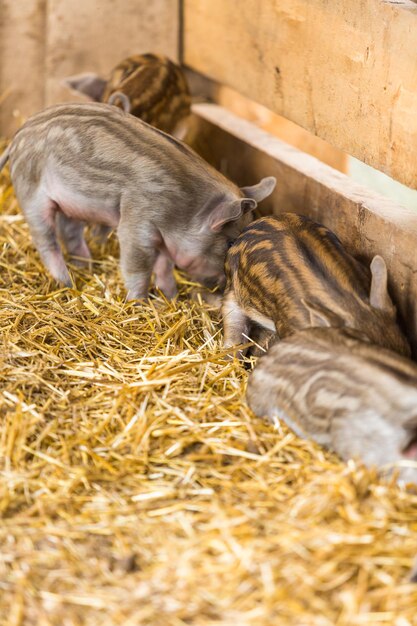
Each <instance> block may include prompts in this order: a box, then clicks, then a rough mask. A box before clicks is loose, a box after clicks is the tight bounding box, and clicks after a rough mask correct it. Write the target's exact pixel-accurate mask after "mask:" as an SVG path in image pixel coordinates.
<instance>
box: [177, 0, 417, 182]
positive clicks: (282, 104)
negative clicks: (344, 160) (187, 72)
mask: <svg viewBox="0 0 417 626" xmlns="http://www.w3.org/2000/svg"><path fill="white" fill-rule="evenodd" d="M184 20H185V21H184V60H185V63H186V64H187V65H189V66H190V67H191V68H193V69H194V70H197V71H199V72H201V73H203V74H205V75H206V76H208V77H209V78H211V79H213V80H215V81H218V82H219V83H223V84H226V85H228V86H229V87H232V88H234V89H236V90H237V91H239V92H240V93H242V94H244V95H246V96H248V97H249V98H252V99H253V100H256V101H257V102H259V103H260V104H263V105H264V106H266V107H268V108H269V109H271V110H272V111H275V112H276V113H278V114H280V115H283V116H284V117H286V118H288V119H290V120H292V121H293V122H295V123H297V124H299V125H300V126H303V127H304V128H306V129H307V130H309V131H311V132H313V133H314V134H315V135H317V136H319V137H321V138H322V139H325V140H326V141H328V142H329V143H331V144H332V145H333V146H335V147H336V148H339V149H341V150H343V151H344V152H347V153H348V154H351V155H353V156H356V157H357V158H359V159H360V160H361V161H364V162H365V163H368V164H369V165H372V166H373V167H375V168H377V169H379V170H382V171H384V172H386V173H387V174H389V175H390V176H392V177H393V178H396V179H397V180H399V181H401V182H403V183H404V184H406V185H409V186H410V187H414V188H417V54H416V41H417V39H416V33H417V4H416V3H415V2H412V1H411V0H331V1H329V0H265V1H263V2H259V1H258V0H227V1H225V0H184Z"/></svg>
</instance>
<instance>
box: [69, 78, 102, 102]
mask: <svg viewBox="0 0 417 626" xmlns="http://www.w3.org/2000/svg"><path fill="white" fill-rule="evenodd" d="M62 82H63V84H64V85H66V86H67V87H70V89H73V90H74V91H79V92H80V93H83V94H85V95H86V96H89V97H90V98H91V99H92V100H95V101H96V102H100V101H101V99H102V97H103V93H104V90H105V89H106V86H107V80H104V79H103V78H100V76H97V74H92V73H91V72H85V73H84V74H77V75H76V76H68V78H65V79H64V80H63V81H62Z"/></svg>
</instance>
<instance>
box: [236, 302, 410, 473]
mask: <svg viewBox="0 0 417 626" xmlns="http://www.w3.org/2000/svg"><path fill="white" fill-rule="evenodd" d="M307 308H308V307H307ZM308 312H309V311H308V310H307V313H308ZM310 314H311V315H312V317H313V319H312V324H314V318H315V317H316V316H317V315H318V316H320V317H323V312H322V311H320V310H318V311H316V310H314V308H313V307H310ZM327 323H328V324H329V325H330V324H331V323H332V320H331V319H330V320H328V322H327ZM246 399H247V402H248V404H249V406H250V408H251V409H252V411H253V412H254V413H255V414H256V415H258V416H260V417H265V418H268V419H269V420H271V421H272V422H274V421H276V420H281V419H282V420H284V422H285V423H286V424H287V425H288V426H289V428H291V429H292V430H293V431H294V432H295V433H296V434H297V435H298V436H300V437H303V438H310V439H313V440H314V441H316V442H317V443H319V444H320V445H323V446H325V447H327V448H329V449H331V450H333V451H334V452H336V453H337V454H338V455H339V456H340V457H341V458H342V459H343V460H345V461H346V460H348V459H350V458H355V457H357V458H360V459H362V461H363V462H364V463H365V464H366V465H368V466H371V465H377V466H378V467H380V468H386V469H392V466H394V465H396V466H397V467H398V469H399V470H400V474H399V476H400V478H401V480H404V481H405V482H415V483H417V365H416V364H415V363H413V362H412V361H409V360H408V359H405V358H404V357H402V356H399V355H398V354H396V353H394V352H392V351H391V350H385V349H384V348H381V347H379V346H375V345H372V344H370V343H369V342H368V339H367V337H366V336H365V335H363V334H361V333H359V332H357V331H356V330H351V329H348V328H344V329H340V328H330V327H329V328H309V329H306V330H301V331H299V332H297V333H295V334H293V335H291V336H289V337H286V338H285V339H283V340H282V341H279V342H277V343H275V344H274V345H273V346H272V347H271V348H270V349H269V351H268V352H267V354H266V355H265V356H262V357H261V358H260V359H259V360H258V362H257V364H256V366H255V368H254V370H253V372H252V374H251V375H250V376H249V380H248V386H247V392H246Z"/></svg>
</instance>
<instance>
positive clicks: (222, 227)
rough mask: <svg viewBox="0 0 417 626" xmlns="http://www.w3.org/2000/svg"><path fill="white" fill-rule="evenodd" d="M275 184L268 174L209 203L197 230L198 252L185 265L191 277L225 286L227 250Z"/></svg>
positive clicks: (205, 282) (208, 284)
mask: <svg viewBox="0 0 417 626" xmlns="http://www.w3.org/2000/svg"><path fill="white" fill-rule="evenodd" d="M275 184H276V179H275V178H274V177H273V176H268V177H267V178H263V179H262V180H261V181H260V182H259V183H258V184H257V185H253V186H252V187H242V188H241V189H240V193H241V196H240V197H229V198H224V199H221V200H220V201H217V202H214V203H213V204H211V206H210V207H209V210H208V212H207V214H206V217H205V220H204V223H203V226H202V228H201V230H200V235H201V236H200V237H199V245H200V247H201V249H200V253H199V254H198V255H196V256H195V258H194V260H193V262H192V263H191V264H190V266H189V267H188V268H187V271H188V272H189V273H190V274H191V275H192V276H193V277H194V278H196V279H197V280H199V281H200V282H202V283H203V284H205V285H207V286H209V287H214V286H216V285H218V286H219V287H220V288H223V287H224V284H225V275H224V260H225V257H226V253H227V250H228V248H229V247H230V245H231V244H232V243H233V242H234V240H235V239H236V238H237V237H238V236H239V234H240V232H241V231H242V230H243V228H245V226H247V225H248V224H249V223H250V222H251V221H252V219H253V216H252V213H253V211H254V210H255V209H256V207H257V205H258V202H260V201H261V200H263V199H264V198H266V197H267V196H269V195H270V194H271V193H272V191H273V190H274V188H275Z"/></svg>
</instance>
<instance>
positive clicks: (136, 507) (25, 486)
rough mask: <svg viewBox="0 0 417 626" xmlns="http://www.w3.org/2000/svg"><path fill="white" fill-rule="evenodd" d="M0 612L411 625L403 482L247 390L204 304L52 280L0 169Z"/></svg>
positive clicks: (10, 619)
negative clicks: (248, 401)
mask: <svg viewBox="0 0 417 626" xmlns="http://www.w3.org/2000/svg"><path fill="white" fill-rule="evenodd" d="M0 199H1V212H0V267H1V272H0V317H1V343H2V349H1V354H0V359H1V365H0V379H1V390H2V397H1V422H0V429H1V430H0V469H1V483H0V510H1V515H2V518H1V522H0V624H2V625H6V624H7V625H8V626H10V625H14V626H17V625H20V624H22V625H23V624H24V625H28V624H34V625H35V624H36V625H40V626H46V625H50V624H51V625H52V624H53V625H57V626H58V625H59V626H73V625H74V626H78V625H81V624H94V625H96V624H97V625H102V624H106V625H107V624H108V625H123V626H136V625H138V624H150V625H155V626H166V625H168V626H171V625H172V626H184V625H196V626H197V625H199V626H203V625H204V626H205V625H207V626H208V625H212V624H213V625H214V624H223V625H229V624H230V625H232V624H233V625H239V626H240V625H249V624H250V625H264V624H265V625H267V624H297V625H306V626H314V625H318V626H333V625H334V624H337V625H338V626H341V625H352V624H361V625H362V624H373V625H374V624H394V625H395V626H408V625H410V624H417V585H413V584H411V583H409V582H408V574H409V568H410V566H411V564H412V561H413V558H414V555H415V554H417V494H416V493H415V492H414V493H413V492H409V493H407V492H405V491H404V490H401V489H400V488H399V487H397V486H396V485H395V484H393V483H388V482H385V483H384V482H382V481H379V480H378V479H377V477H376V475H375V473H374V472H372V471H368V470H365V469H364V468H362V467H360V466H358V465H355V464H353V463H352V464H350V465H348V466H346V465H344V464H342V463H341V462H339V461H338V460H337V459H336V457H334V456H332V455H331V454H328V453H325V452H324V451H323V450H322V449H320V448H319V447H318V446H316V445H314V444H312V443H311V442H307V441H301V440H299V439H298V438H297V437H295V436H294V435H293V434H292V433H291V432H290V431H289V430H287V429H286V428H285V427H284V426H282V427H279V428H278V429H274V428H273V427H272V426H270V425H268V424H266V423H264V422H263V421H262V420H260V419H257V418H255V417H254V416H253V415H252V414H251V413H250V411H249V410H248V408H247V407H246V405H245V402H244V389H245V382H246V376H247V372H246V371H245V370H244V369H243V368H242V367H241V366H240V365H239V364H238V363H237V362H236V361H235V362H228V361H227V360H225V359H224V352H223V351H222V347H221V325H220V321H219V317H218V313H217V312H216V311H215V310H214V309H213V308H210V307H209V306H208V305H206V304H202V303H201V301H200V302H199V301H196V300H194V301H192V300H190V298H189V297H187V296H189V295H190V292H191V290H192V285H190V284H189V283H187V282H186V281H185V280H184V279H182V280H181V295H180V297H179V299H178V300H177V301H176V302H167V301H165V300H164V299H163V298H162V297H161V296H155V297H153V298H152V299H151V300H150V302H149V304H147V305H144V306H139V307H135V306H133V305H132V304H126V303H124V302H123V297H124V290H123V286H122V284H121V280H120V275H119V271H118V262H117V256H118V251H117V244H116V241H115V238H114V237H113V238H112V239H111V240H110V241H109V242H108V244H106V246H105V247H104V246H99V245H97V244H94V243H92V249H93V255H94V258H95V260H96V262H95V264H94V268H93V272H92V273H89V272H87V271H81V270H74V276H75V277H76V280H77V285H78V288H79V291H77V290H68V289H57V287H56V285H54V284H53V283H52V282H51V281H50V280H49V278H48V277H47V275H46V273H45V271H44V269H43V267H42V265H41V263H40V260H39V257H38V255H37V253H36V252H35V251H34V249H33V247H32V244H31V242H30V237H29V234H28V229H27V226H26V224H25V222H24V220H23V218H22V216H21V214H20V213H19V211H18V207H17V204H16V201H15V199H14V196H13V194H12V190H11V187H10V184H9V181H8V179H7V177H6V175H5V174H3V177H2V178H1V179H0Z"/></svg>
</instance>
